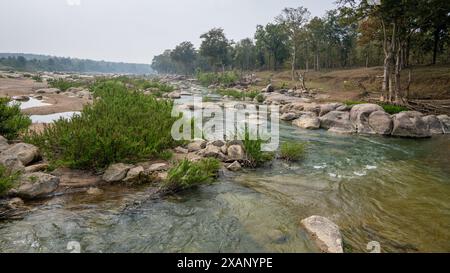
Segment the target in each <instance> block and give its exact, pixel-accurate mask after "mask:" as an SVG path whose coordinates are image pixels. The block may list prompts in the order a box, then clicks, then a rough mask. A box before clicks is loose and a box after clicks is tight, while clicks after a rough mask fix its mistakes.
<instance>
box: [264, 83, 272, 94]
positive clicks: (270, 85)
mask: <svg viewBox="0 0 450 273" xmlns="http://www.w3.org/2000/svg"><path fill="white" fill-rule="evenodd" d="M263 90H264V92H267V93H272V92H274V91H275V88H273V85H272V84H269V85H267V87H266V88H264V89H263Z"/></svg>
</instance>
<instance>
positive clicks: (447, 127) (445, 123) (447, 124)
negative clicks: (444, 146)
mask: <svg viewBox="0 0 450 273" xmlns="http://www.w3.org/2000/svg"><path fill="white" fill-rule="evenodd" d="M437 118H438V119H439V121H440V122H441V124H442V129H443V130H444V134H450V117H449V116H447V115H440V116H437Z"/></svg>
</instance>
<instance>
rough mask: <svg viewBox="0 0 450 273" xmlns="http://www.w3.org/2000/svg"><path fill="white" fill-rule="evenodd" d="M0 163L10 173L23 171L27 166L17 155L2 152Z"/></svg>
mask: <svg viewBox="0 0 450 273" xmlns="http://www.w3.org/2000/svg"><path fill="white" fill-rule="evenodd" d="M0 165H3V166H4V167H5V168H6V169H7V170H8V172H9V173H14V172H23V171H24V170H25V166H24V165H23V164H22V162H21V161H20V159H19V158H18V157H17V156H16V155H8V154H3V153H1V154H0Z"/></svg>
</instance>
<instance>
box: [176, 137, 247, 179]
mask: <svg viewBox="0 0 450 273" xmlns="http://www.w3.org/2000/svg"><path fill="white" fill-rule="evenodd" d="M175 152H177V153H179V154H184V155H186V158H188V159H189V160H192V161H197V160H200V159H201V158H216V159H218V160H220V161H221V162H223V163H225V164H226V165H225V166H226V168H227V169H228V170H230V171H239V170H241V169H242V164H243V163H245V161H246V158H247V157H246V153H245V149H244V146H243V144H242V141H238V140H236V141H228V142H225V141H222V140H215V141H209V142H207V141H205V140H197V141H194V142H191V143H189V144H188V145H187V146H186V147H178V148H176V149H175Z"/></svg>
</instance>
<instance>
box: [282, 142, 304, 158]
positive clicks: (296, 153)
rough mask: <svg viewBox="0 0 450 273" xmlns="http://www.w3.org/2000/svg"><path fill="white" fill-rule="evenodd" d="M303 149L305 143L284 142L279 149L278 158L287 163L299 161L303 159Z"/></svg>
mask: <svg viewBox="0 0 450 273" xmlns="http://www.w3.org/2000/svg"><path fill="white" fill-rule="evenodd" d="M305 149H306V144H305V143H301V142H285V143H283V144H282V145H281V148H280V158H281V159H284V160H287V161H299V160H301V159H302V158H304V156H305Z"/></svg>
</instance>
